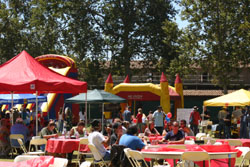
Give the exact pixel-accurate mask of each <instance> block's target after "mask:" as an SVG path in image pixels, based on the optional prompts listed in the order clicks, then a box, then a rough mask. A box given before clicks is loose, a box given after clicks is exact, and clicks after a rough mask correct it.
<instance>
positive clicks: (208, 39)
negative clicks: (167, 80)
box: [180, 0, 250, 93]
mask: <svg viewBox="0 0 250 167" xmlns="http://www.w3.org/2000/svg"><path fill="white" fill-rule="evenodd" d="M180 5H181V6H182V7H183V11H182V16H183V19H186V20H187V21H188V22H189V23H190V24H189V25H188V27H187V29H186V32H185V37H187V38H188V42H186V43H183V45H188V46H192V47H186V48H187V50H185V55H186V56H189V57H190V60H192V61H193V62H195V63H196V65H199V66H200V67H201V68H202V69H203V70H205V71H207V72H208V73H210V74H211V75H212V77H213V82H214V83H215V84H217V85H219V86H221V87H222V88H223V91H224V93H227V89H228V85H229V83H230V81H231V79H233V78H237V77H238V74H239V72H240V70H241V68H242V66H246V65H248V64H249V61H250V58H249V51H250V50H249V39H250V38H249V37H250V33H249V28H250V24H249V19H250V18H249V17H250V14H249V11H250V10H249V1H247V0H196V1H193V0H182V1H181V3H180ZM188 48H189V49H188Z"/></svg>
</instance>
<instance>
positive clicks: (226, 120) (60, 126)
mask: <svg viewBox="0 0 250 167" xmlns="http://www.w3.org/2000/svg"><path fill="white" fill-rule="evenodd" d="M236 110H237V111H233V113H232V117H231V114H230V113H229V112H228V110H227V108H225V107H224V108H223V109H222V110H221V111H219V113H218V119H219V132H220V133H219V134H220V136H219V137H224V138H230V137H231V136H230V134H231V132H230V126H231V120H232V118H234V119H237V121H239V122H240V127H239V128H240V129H239V130H240V137H241V138H248V133H247V131H246V130H247V128H248V126H250V124H248V122H249V120H250V114H249V112H248V110H247V107H245V108H243V109H240V108H237V109H236ZM3 113H4V114H3ZM12 113H13V114H10V112H9V113H8V112H2V114H1V121H0V123H1V125H0V144H1V146H4V147H5V148H6V149H4V150H2V152H1V155H8V153H9V151H10V141H9V135H10V134H23V136H24V143H25V145H26V146H27V147H28V145H29V141H30V140H31V138H32V136H37V135H39V136H40V137H41V138H45V139H50V138H56V137H58V135H68V136H75V137H76V138H80V137H88V140H89V142H90V143H92V144H94V145H95V146H96V148H97V149H98V150H99V152H100V153H101V155H102V157H103V159H104V160H108V159H110V151H109V150H110V149H111V148H112V146H113V145H123V146H126V147H128V148H131V149H133V150H141V149H143V148H144V147H145V146H146V145H147V144H148V142H149V140H148V139H149V137H150V136H163V138H162V140H159V141H157V142H158V143H169V144H183V143H184V141H185V137H186V136H195V135H196V134H197V133H198V132H199V128H198V125H199V123H200V121H201V120H202V117H203V119H210V113H209V111H208V110H206V108H205V111H204V112H203V113H202V114H200V113H199V112H198V107H197V106H194V107H193V111H192V112H191V114H190V117H189V122H187V121H186V120H184V119H183V120H181V121H180V122H178V121H174V120H173V121H167V119H166V117H167V115H166V114H165V113H164V112H163V110H162V107H161V106H158V107H157V109H156V111H154V112H152V111H149V114H148V115H147V116H146V115H145V113H143V110H142V108H138V109H137V113H136V114H135V115H134V114H132V113H131V107H130V106H127V107H126V109H125V111H124V112H123V114H122V116H121V117H119V118H118V117H117V118H114V119H113V121H112V123H110V124H106V125H104V127H105V128H104V131H102V132H101V130H102V125H101V122H100V121H99V120H93V121H92V122H91V129H90V130H89V129H88V130H87V128H86V127H85V123H84V122H83V121H82V120H79V122H78V124H77V125H75V126H73V124H72V112H71V110H70V109H69V108H66V109H65V110H63V109H62V108H60V110H59V111H58V119H57V120H56V123H55V120H46V119H44V117H43V116H42V113H39V114H38V123H39V128H38V130H39V134H37V135H36V128H35V122H36V117H35V115H33V114H32V112H30V111H28V110H26V109H24V108H21V110H20V111H18V110H17V109H13V110H12ZM11 115H13V116H12V118H13V121H14V124H13V125H12V126H11V121H10V120H11ZM188 124H189V125H190V126H188ZM222 134H223V135H222ZM14 144H17V145H18V143H17V142H16V143H14ZM41 149H43V150H44V149H45V148H41ZM72 154H73V153H69V154H68V155H67V158H68V159H69V161H71V159H72ZM94 156H95V155H94ZM95 158H97V157H95Z"/></svg>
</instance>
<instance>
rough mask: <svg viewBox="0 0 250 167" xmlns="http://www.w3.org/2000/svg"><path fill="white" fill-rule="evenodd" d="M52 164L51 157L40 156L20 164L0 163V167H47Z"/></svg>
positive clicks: (52, 159) (52, 158)
mask: <svg viewBox="0 0 250 167" xmlns="http://www.w3.org/2000/svg"><path fill="white" fill-rule="evenodd" d="M53 164H54V157H53V156H40V157H38V158H34V159H30V160H27V161H21V162H1V161H0V167H49V166H50V165H53Z"/></svg>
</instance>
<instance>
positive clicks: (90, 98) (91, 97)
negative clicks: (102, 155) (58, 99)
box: [65, 89, 127, 130]
mask: <svg viewBox="0 0 250 167" xmlns="http://www.w3.org/2000/svg"><path fill="white" fill-rule="evenodd" d="M126 101H127V100H126V99H124V98H121V97H119V96H117V95H114V94H112V93H109V92H105V91H104V90H98V89H94V90H88V91H87V94H86V93H81V94H79V95H76V96H74V97H71V98H68V99H66V100H65V103H76V104H84V103H85V104H86V103H101V104H102V128H103V112H104V103H124V102H126ZM86 114H87V113H86V112H85V120H86V121H85V122H86V123H87V115H86ZM102 130H103V129H102Z"/></svg>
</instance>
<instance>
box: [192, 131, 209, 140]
mask: <svg viewBox="0 0 250 167" xmlns="http://www.w3.org/2000/svg"><path fill="white" fill-rule="evenodd" d="M195 137H196V139H197V140H203V138H205V137H207V135H206V133H197V134H196V136H195Z"/></svg>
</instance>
